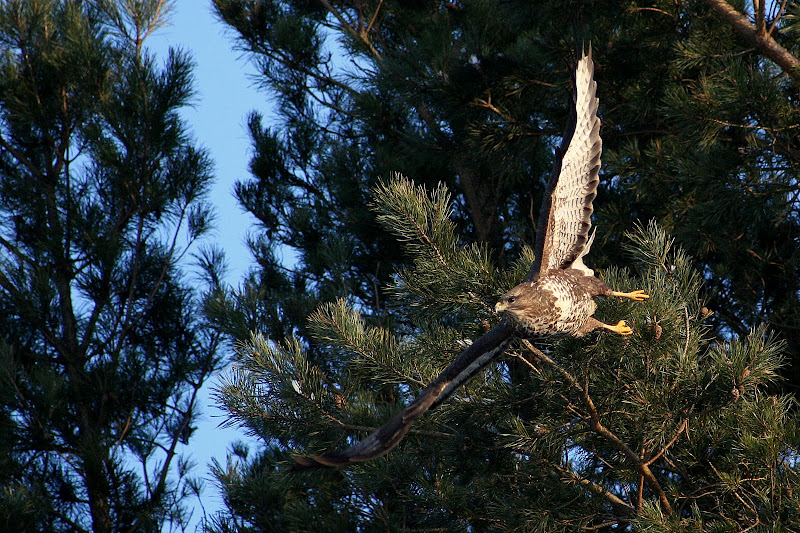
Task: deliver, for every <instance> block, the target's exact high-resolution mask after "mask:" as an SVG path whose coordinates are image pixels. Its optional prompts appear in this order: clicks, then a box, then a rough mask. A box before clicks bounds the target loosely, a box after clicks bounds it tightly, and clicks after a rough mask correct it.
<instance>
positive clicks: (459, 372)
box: [294, 48, 648, 468]
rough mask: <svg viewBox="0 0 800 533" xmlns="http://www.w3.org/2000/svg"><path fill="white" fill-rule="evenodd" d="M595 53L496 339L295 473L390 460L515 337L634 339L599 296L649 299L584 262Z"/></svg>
mask: <svg viewBox="0 0 800 533" xmlns="http://www.w3.org/2000/svg"><path fill="white" fill-rule="evenodd" d="M593 75H594V64H593V62H592V52H591V48H589V52H588V53H585V54H583V56H582V57H581V59H580V61H579V62H578V65H577V68H576V71H575V94H574V108H573V110H572V113H571V116H570V121H569V124H568V126H567V129H566V132H565V134H564V138H563V140H562V142H561V146H560V147H559V148H558V149H557V150H556V158H555V164H554V166H553V172H552V174H551V176H550V180H549V182H548V185H547V192H546V195H545V199H544V202H543V204H542V208H541V211H540V213H539V223H538V228H537V233H536V249H535V252H536V256H535V257H536V258H535V261H534V263H533V266H532V267H531V269H530V271H529V272H528V275H527V276H526V277H525V279H524V280H523V281H522V283H520V284H519V285H517V286H516V287H514V288H513V289H511V290H510V291H508V292H507V293H505V294H504V295H503V296H501V297H500V300H499V301H498V302H497V305H496V306H495V311H496V312H497V313H499V314H500V315H501V316H502V319H501V321H500V323H499V324H498V325H497V326H495V327H494V329H492V330H491V331H489V332H488V333H486V334H485V335H483V336H482V337H480V338H478V339H477V340H475V341H474V342H473V343H472V344H470V346H469V347H468V348H467V349H465V350H464V351H463V352H462V353H461V354H460V355H459V356H458V357H457V358H456V359H455V360H454V361H453V362H452V363H451V364H450V365H449V366H448V367H447V368H445V369H444V371H442V373H441V374H440V375H439V376H438V377H437V378H436V379H435V380H434V381H433V382H432V383H431V384H430V385H428V386H427V387H426V388H425V389H423V390H422V392H421V393H420V394H419V396H417V398H416V399H415V400H414V401H413V402H412V403H411V404H410V405H409V406H408V407H406V408H405V409H404V410H403V411H402V412H400V413H398V414H397V415H395V416H394V417H393V418H392V419H390V420H389V421H388V422H387V423H386V424H384V425H383V426H381V427H380V428H378V429H377V430H376V431H375V432H374V433H372V434H371V435H369V436H367V437H366V438H364V439H363V440H362V441H361V442H359V443H357V444H356V445H354V446H352V447H350V448H348V449H346V450H342V451H336V452H329V453H326V454H324V455H317V456H311V457H301V456H296V457H295V458H294V459H295V461H296V463H297V465H296V468H307V467H322V466H346V465H348V464H352V463H358V462H363V461H368V460H370V459H374V458H376V457H380V456H381V455H384V454H386V453H388V452H389V451H390V450H391V449H392V448H394V447H395V446H396V445H397V444H398V443H399V442H400V440H401V439H402V438H403V437H404V436H405V434H406V433H407V432H408V430H409V429H410V428H411V425H412V424H413V423H414V421H416V420H417V419H418V418H419V417H420V416H422V414H424V413H425V412H426V411H427V410H428V409H431V408H434V407H436V406H437V405H439V404H440V403H442V402H443V401H444V400H446V399H447V398H448V397H449V396H450V394H452V392H453V391H454V390H455V389H456V388H458V387H459V386H460V385H462V384H463V383H464V382H466V381H467V380H469V379H470V378H471V377H472V376H474V375H475V374H476V373H477V372H478V371H479V370H481V369H482V368H483V367H485V366H486V365H487V364H489V362H491V361H492V360H493V359H495V358H497V357H498V356H499V355H500V354H502V353H503V351H504V350H505V349H506V347H507V346H508V345H509V343H510V342H511V340H512V339H513V337H514V336H515V335H517V336H519V337H522V338H528V337H531V336H538V335H550V334H566V335H571V336H575V337H579V336H581V335H584V334H586V333H588V332H590V331H592V330H595V329H598V328H602V329H606V330H608V331H612V332H614V333H618V334H620V335H630V334H631V333H632V330H631V328H630V327H629V326H628V325H627V324H626V323H625V322H624V321H619V322H618V323H617V324H615V325H611V324H605V323H603V322H600V321H599V320H597V319H595V318H594V317H593V316H592V314H593V313H594V311H595V309H596V307H597V305H596V304H595V302H594V297H595V296H618V297H623V298H630V299H631V300H634V301H642V300H644V299H646V298H648V295H647V294H645V293H644V291H641V290H638V291H633V292H616V291H612V290H611V289H610V288H609V286H608V285H606V284H605V283H604V282H602V281H601V280H599V279H597V278H596V277H595V276H594V272H593V271H592V270H591V269H589V268H588V267H587V266H586V265H585V264H584V262H583V258H584V256H586V254H587V253H588V252H589V249H590V248H591V245H592V241H593V239H594V233H592V234H591V235H590V234H589V230H590V229H591V225H592V223H591V215H592V210H593V208H592V201H593V200H594V198H595V196H596V195H597V184H598V183H599V179H598V171H599V170H600V152H601V150H602V141H601V139H600V119H598V118H597V105H598V99H597V97H596V95H595V92H596V89H597V84H596V82H595V81H594V77H593Z"/></svg>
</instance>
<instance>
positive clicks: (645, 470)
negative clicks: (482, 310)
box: [522, 339, 672, 514]
mask: <svg viewBox="0 0 800 533" xmlns="http://www.w3.org/2000/svg"><path fill="white" fill-rule="evenodd" d="M522 344H523V345H524V346H525V347H526V348H527V349H529V350H530V351H532V352H533V353H534V354H536V355H537V356H538V357H539V358H540V359H541V360H542V361H544V362H545V363H547V364H548V365H550V366H551V367H553V368H554V369H555V370H556V372H558V373H559V374H561V376H562V377H563V378H564V379H565V380H566V381H567V383H569V385H570V386H571V387H572V388H573V389H575V390H576V391H577V392H579V393H580V396H581V399H582V400H583V403H584V404H585V405H586V408H587V409H588V411H589V426H590V427H591V428H592V430H593V431H594V432H595V433H597V434H598V435H600V436H601V437H604V438H605V439H606V440H607V441H609V442H610V443H611V444H612V445H613V446H614V447H615V448H616V449H617V450H618V451H620V452H621V453H622V454H623V455H624V456H625V457H627V458H628V460H629V461H630V462H631V463H632V464H633V466H634V468H635V469H636V471H637V472H639V474H641V475H642V476H643V477H644V479H645V480H647V484H648V485H649V486H650V488H651V489H652V490H653V492H655V493H656V495H657V496H658V500H659V503H660V504H661V508H662V510H663V511H664V512H666V513H668V514H672V505H671V504H670V503H669V500H668V499H667V495H666V493H665V492H664V489H662V488H661V484H660V483H659V482H658V480H657V479H656V477H655V475H653V472H652V471H651V470H650V467H648V466H647V465H646V464H645V463H644V462H643V461H642V459H641V457H639V455H638V454H637V453H636V452H635V451H633V450H632V449H631V448H630V446H628V445H627V444H625V442H623V441H622V440H621V439H620V438H619V437H617V436H616V435H615V434H614V432H612V431H611V430H610V429H608V428H607V427H605V426H604V425H603V424H602V422H600V413H599V411H598V410H597V407H596V406H595V404H594V401H593V400H592V397H591V396H590V395H589V392H588V389H584V388H583V387H581V385H580V383H578V381H577V380H576V379H575V377H574V376H573V375H572V374H570V373H569V372H568V371H567V370H566V369H564V368H562V367H561V365H559V364H558V363H556V362H555V361H553V360H552V359H550V357H548V356H547V355H546V354H545V353H544V352H542V351H541V350H539V349H538V348H536V347H535V346H533V344H531V343H530V341H528V340H527V339H522Z"/></svg>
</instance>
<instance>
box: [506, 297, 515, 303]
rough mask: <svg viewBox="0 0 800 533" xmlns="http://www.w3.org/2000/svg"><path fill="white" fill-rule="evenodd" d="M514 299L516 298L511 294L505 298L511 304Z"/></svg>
mask: <svg viewBox="0 0 800 533" xmlns="http://www.w3.org/2000/svg"><path fill="white" fill-rule="evenodd" d="M514 300H516V298H514V297H513V296H509V297H508V298H506V302H508V303H510V304H513V303H514Z"/></svg>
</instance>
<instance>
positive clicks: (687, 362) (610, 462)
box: [217, 179, 800, 531]
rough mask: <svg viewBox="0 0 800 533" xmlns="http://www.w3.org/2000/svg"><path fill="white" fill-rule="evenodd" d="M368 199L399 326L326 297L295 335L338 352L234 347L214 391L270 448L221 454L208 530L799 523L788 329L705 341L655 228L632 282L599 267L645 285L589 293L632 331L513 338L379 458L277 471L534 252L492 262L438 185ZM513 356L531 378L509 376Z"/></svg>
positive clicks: (435, 365) (397, 380)
mask: <svg viewBox="0 0 800 533" xmlns="http://www.w3.org/2000/svg"><path fill="white" fill-rule="evenodd" d="M374 209H375V211H376V212H377V213H378V216H377V219H378V221H379V222H380V223H381V224H382V225H383V227H384V228H385V229H386V230H387V231H389V232H391V233H393V234H395V235H396V237H397V238H398V241H399V242H401V243H403V244H404V249H405V251H406V252H407V253H408V254H409V255H410V256H411V257H413V262H412V263H411V264H410V265H409V266H408V267H407V268H406V269H404V270H402V271H401V272H398V274H397V277H396V281H395V284H394V286H393V287H392V290H391V294H392V296H391V299H390V303H389V304H387V305H392V306H396V309H395V312H396V313H397V314H398V315H400V314H403V315H404V316H406V317H407V320H406V321H405V322H404V323H402V324H401V323H398V324H396V327H395V329H394V330H388V329H387V328H384V327H381V326H378V325H374V324H370V321H368V320H366V319H365V317H363V316H362V315H361V313H360V312H359V311H358V309H356V308H354V307H353V306H352V305H349V304H348V303H347V302H346V301H344V300H340V301H338V302H332V303H329V304H326V305H323V306H322V307H320V309H319V310H318V311H317V312H316V313H314V314H313V315H312V316H311V317H310V319H309V330H310V331H311V332H312V335H313V337H312V338H313V342H314V343H315V344H317V345H318V346H323V347H324V349H325V350H326V353H328V354H330V358H331V360H335V361H336V365H335V366H333V365H332V366H331V367H328V368H324V369H323V368H320V367H319V366H317V365H315V364H313V363H312V362H311V361H310V358H309V355H308V353H307V350H306V348H305V347H304V345H303V342H302V341H301V340H300V339H298V338H289V339H285V340H283V341H272V340H269V339H266V338H265V337H263V336H262V335H260V334H254V335H253V336H252V337H251V339H250V340H248V341H245V342H242V343H241V344H240V345H239V347H238V349H237V354H238V358H237V363H236V367H235V370H234V371H233V373H232V374H231V375H230V380H229V382H228V383H226V384H225V385H224V386H223V387H222V388H221V389H220V398H221V400H222V402H223V403H224V404H225V407H226V408H227V409H228V410H229V412H230V413H231V416H232V422H236V423H239V424H241V425H243V426H244V427H245V428H247V430H248V431H250V432H252V433H253V434H255V435H257V436H259V437H261V438H263V439H264V441H265V442H266V443H268V447H267V449H266V450H265V451H264V453H263V454H262V455H260V456H259V457H257V458H256V459H254V460H250V461H248V460H245V459H244V458H242V457H240V459H239V460H238V461H231V462H230V463H229V464H228V465H227V467H222V466H221V465H218V466H217V476H218V477H219V479H220V481H221V482H222V483H223V484H224V486H225V487H226V493H225V494H226V498H227V503H228V505H229V509H230V511H231V515H230V516H229V517H228V519H229V521H227V522H226V521H225V520H224V519H223V518H220V519H219V521H218V526H219V527H218V529H219V530H221V531H225V530H233V529H238V530H248V527H249V528H252V530H266V531H287V530H292V531H306V530H315V529H316V528H318V527H322V528H323V529H324V530H326V531H351V530H359V531H370V530H373V529H375V530H377V529H380V530H392V531H394V530H397V531H415V530H446V531H464V530H473V531H485V530H510V531H576V530H580V529H582V528H594V529H600V530H608V531H611V530H615V529H618V528H625V527H629V526H630V527H633V528H634V529H635V530H643V531H700V530H708V531H715V530H720V531H722V530H724V531H729V530H743V529H746V528H748V527H756V526H762V527H763V528H765V529H770V530H773V529H777V530H793V529H795V528H797V527H800V514H798V512H797V509H798V504H800V501H798V499H797V498H798V497H797V494H798V493H797V490H798V489H800V478H798V472H797V469H796V467H795V464H794V463H795V458H796V454H797V449H798V445H799V444H800V440H798V439H799V438H800V433H799V432H798V430H799V429H800V425H798V422H799V421H798V418H797V415H796V413H795V409H794V407H795V405H794V400H793V399H792V398H791V397H790V396H786V395H770V394H769V393H768V390H769V387H770V386H771V385H772V384H773V383H774V382H775V381H776V380H778V379H779V378H778V375H777V370H778V368H779V367H780V365H781V363H782V355H781V352H782V350H783V343H782V342H781V341H779V340H777V339H776V338H775V337H774V335H771V334H769V333H767V332H765V330H764V329H763V328H760V329H754V330H753V331H751V332H750V333H749V334H748V335H747V336H745V337H743V338H740V339H736V340H733V341H731V342H727V343H719V342H718V341H717V340H715V339H714V337H713V336H712V335H710V328H709V326H708V325H707V324H706V323H705V322H706V319H707V317H708V310H707V309H706V308H705V307H703V305H702V303H701V300H700V297H699V291H700V286H701V278H700V276H699V275H698V274H697V273H696V272H695V271H694V270H693V268H692V264H691V261H690V260H689V258H688V257H687V256H686V255H685V254H684V253H683V252H682V251H681V250H680V249H675V248H674V245H673V242H672V240H671V239H668V238H667V237H666V236H665V234H664V232H663V231H662V230H660V229H659V228H658V227H657V226H655V225H654V224H651V225H649V226H648V227H639V228H637V229H636V230H634V231H632V232H631V233H630V234H629V235H628V239H629V245H628V251H629V253H631V254H632V256H633V263H634V264H635V265H637V270H638V271H639V272H640V277H639V278H638V279H636V280H634V279H633V276H632V275H631V273H630V272H628V271H625V270H616V269H609V270H606V271H605V272H604V273H603V278H604V279H605V280H606V281H608V282H609V283H610V284H612V285H613V286H615V287H621V288H622V289H623V290H628V289H631V288H633V287H644V288H645V289H646V291H647V292H648V293H649V294H651V295H653V298H652V299H651V300H649V301H648V302H647V303H646V304H644V305H640V306H634V305H630V304H628V303H623V302H618V301H612V300H606V301H603V302H602V304H601V307H600V310H599V312H598V314H599V317H600V318H601V319H603V318H605V319H606V321H613V320H616V319H618V318H620V317H625V318H626V319H627V320H628V321H629V323H631V324H632V325H633V327H634V329H635V331H636V334H635V335H634V336H632V337H630V338H622V337H618V336H613V335H604V334H597V333H596V334H592V335H591V336H590V337H588V338H586V339H574V338H565V339H551V340H549V341H547V342H546V343H545V344H537V345H533V344H531V342H529V341H527V340H520V341H518V342H516V343H515V345H514V347H513V348H512V349H511V350H509V351H508V353H507V355H506V358H505V361H504V364H501V365H498V367H497V368H492V369H489V370H488V371H487V372H486V374H485V375H484V376H483V377H482V379H480V378H479V379H477V380H474V381H473V382H471V383H470V384H469V385H467V386H466V387H465V388H464V390H463V391H460V392H459V393H457V394H456V396H455V397H454V398H452V399H451V400H450V401H449V402H447V403H445V404H443V405H442V406H440V407H439V408H437V409H436V410H434V411H433V412H431V413H429V414H428V415H427V416H426V417H424V418H423V419H422V420H421V421H420V422H419V423H418V424H417V426H415V428H414V429H412V432H411V433H410V435H409V436H408V437H406V439H405V441H404V442H403V443H402V444H401V445H400V446H399V447H398V448H397V449H395V450H393V451H392V452H391V453H390V454H389V455H387V456H386V457H385V458H381V459H378V460H375V461H374V462H371V463H365V464H360V465H357V466H354V467H352V468H350V469H348V470H347V471H338V470H334V471H312V472H303V473H295V472H292V471H290V469H289V468H288V466H289V464H290V463H291V459H290V458H289V456H290V454H291V453H293V452H296V451H298V450H302V451H303V452H304V453H318V452H323V451H327V450H329V449H331V448H337V447H344V446H347V445H349V444H351V443H352V442H353V439H358V438H359V437H363V436H364V435H365V434H366V433H367V432H369V431H371V430H372V429H373V428H375V427H377V426H379V425H381V424H382V423H383V422H384V421H385V420H386V419H387V418H388V417H389V416H390V415H392V414H394V413H395V412H397V411H399V410H401V409H402V406H403V405H405V404H406V403H408V402H409V401H410V400H411V399H413V397H414V396H415V395H416V393H418V392H419V391H420V390H421V388H422V387H424V386H425V385H426V384H427V383H428V382H430V381H431V380H432V379H433V378H434V377H435V376H436V375H437V374H438V372H439V371H440V370H441V368H443V367H444V366H445V365H446V364H447V363H448V362H449V360H450V359H452V358H453V357H454V354H456V353H458V351H459V350H460V348H461V347H463V346H464V343H467V342H469V340H470V339H472V338H475V337H476V336H478V335H480V333H481V332H482V331H485V328H486V327H487V323H491V322H493V321H495V320H496V317H494V316H492V313H491V304H492V303H493V301H494V300H493V299H494V297H495V295H496V294H497V293H498V292H500V291H501V290H502V289H503V288H504V287H507V286H509V283H510V282H511V280H514V279H519V278H520V277H522V276H523V275H524V273H525V271H526V270H527V268H528V266H529V262H528V261H529V260H530V252H529V251H526V253H525V254H524V257H525V259H527V260H521V261H520V262H519V263H518V264H517V265H515V267H514V268H512V269H510V270H509V271H505V272H503V271H498V270H497V269H496V268H494V267H493V263H492V260H491V259H490V256H489V254H488V253H487V250H486V247H485V246H478V245H465V243H464V242H462V241H461V240H460V239H459V237H458V235H457V234H456V232H455V224H453V223H452V221H451V220H450V218H449V215H450V214H451V213H452V205H451V204H450V202H449V197H448V195H447V193H446V191H445V190H444V188H439V189H437V190H435V191H433V192H432V193H431V194H429V195H426V194H425V191H424V190H422V189H421V188H419V187H415V186H413V185H412V184H411V183H410V182H409V181H407V180H404V179H397V180H393V181H390V182H388V183H386V184H384V185H382V186H380V187H379V188H378V189H377V190H376V192H375V204H374ZM511 361H517V362H519V363H521V364H523V365H524V366H525V367H526V368H527V369H528V370H529V374H528V377H527V379H524V380H523V379H517V380H515V381H513V382H510V381H509V379H508V377H509V373H510V372H511V371H512V367H511V366H509V363H510V362H511ZM308 524H314V525H313V527H310V528H309V526H308ZM234 525H235V526H236V527H234Z"/></svg>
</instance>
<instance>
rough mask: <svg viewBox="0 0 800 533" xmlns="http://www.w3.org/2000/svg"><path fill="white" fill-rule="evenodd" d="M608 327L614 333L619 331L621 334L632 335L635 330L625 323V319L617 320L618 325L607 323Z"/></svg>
mask: <svg viewBox="0 0 800 533" xmlns="http://www.w3.org/2000/svg"><path fill="white" fill-rule="evenodd" d="M606 329H609V330H611V331H613V332H614V333H619V334H620V335H631V334H632V333H633V330H632V329H631V327H630V326H629V325H628V324H626V323H625V321H624V320H620V321H619V322H617V325H616V326H612V325H608V324H607V325H606Z"/></svg>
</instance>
